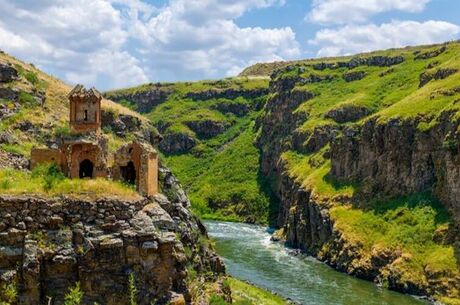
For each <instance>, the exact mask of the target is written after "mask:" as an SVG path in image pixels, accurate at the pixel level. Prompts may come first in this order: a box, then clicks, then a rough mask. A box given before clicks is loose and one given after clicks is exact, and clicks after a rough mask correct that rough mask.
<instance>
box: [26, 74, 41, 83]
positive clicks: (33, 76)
mask: <svg viewBox="0 0 460 305" xmlns="http://www.w3.org/2000/svg"><path fill="white" fill-rule="evenodd" d="M24 77H25V78H26V79H27V80H28V81H29V82H30V83H31V84H32V85H37V84H38V81H39V79H38V75H37V73H35V72H33V71H27V72H24Z"/></svg>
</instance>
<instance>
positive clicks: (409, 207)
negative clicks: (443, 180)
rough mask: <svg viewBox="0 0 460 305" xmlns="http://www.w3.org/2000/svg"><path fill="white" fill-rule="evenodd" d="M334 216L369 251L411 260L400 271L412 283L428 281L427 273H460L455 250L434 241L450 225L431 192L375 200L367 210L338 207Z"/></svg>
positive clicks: (342, 229)
mask: <svg viewBox="0 0 460 305" xmlns="http://www.w3.org/2000/svg"><path fill="white" fill-rule="evenodd" d="M331 216H332V218H333V219H334V221H335V226H336V228H337V229H339V230H340V232H342V234H344V236H345V237H346V239H347V240H348V241H351V242H355V243H359V244H361V245H362V247H363V250H364V251H365V252H367V253H370V252H372V251H373V249H390V250H391V251H401V252H402V253H403V256H404V257H406V258H407V259H405V260H401V261H399V262H398V264H397V265H396V268H399V269H400V270H404V275H405V276H406V277H410V278H411V280H414V281H418V282H421V283H423V282H426V278H425V276H426V272H429V273H432V274H442V275H443V276H446V277H454V276H455V275H457V276H458V274H459V267H458V262H457V258H456V256H455V251H454V247H453V246H452V245H443V244H440V243H437V242H435V241H434V240H435V235H436V234H439V233H438V232H442V231H443V230H446V229H447V228H448V226H449V224H450V222H449V216H448V213H447V211H446V210H445V208H443V207H442V205H441V204H440V203H439V202H438V201H437V200H436V199H435V198H434V197H433V196H432V195H431V193H430V192H425V193H420V194H414V195H411V196H408V197H403V198H396V199H392V200H387V201H372V202H371V203H369V204H368V206H366V207H364V208H354V207H352V206H335V207H333V208H332V209H331Z"/></svg>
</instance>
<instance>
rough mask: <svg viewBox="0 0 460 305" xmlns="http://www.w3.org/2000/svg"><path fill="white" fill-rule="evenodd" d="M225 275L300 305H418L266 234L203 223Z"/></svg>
mask: <svg viewBox="0 0 460 305" xmlns="http://www.w3.org/2000/svg"><path fill="white" fill-rule="evenodd" d="M206 226H207V228H208V230H209V235H210V237H211V238H212V239H214V240H215V242H216V250H217V252H218V254H219V255H220V256H221V257H222V258H223V259H224V261H225V265H226V267H227V272H228V273H229V274H230V275H232V276H234V277H235V278H238V279H241V280H246V281H249V282H251V283H253V284H255V285H257V286H259V287H262V288H265V289H268V290H271V291H274V292H276V293H278V294H279V295H281V296H283V297H285V298H290V299H292V300H294V301H297V302H300V303H301V304H305V305H335V304H337V305H338V304H341V305H342V304H344V305H345V304H346V305H348V304H350V305H360V304H366V305H377V304H378V305H383V304H385V305H387V304H389V305H416V304H418V305H420V304H426V302H424V301H421V300H418V299H415V298H414V297H411V296H408V295H404V294H399V293H396V292H392V291H388V290H386V289H381V288H378V287H377V286H375V285H374V284H373V283H370V282H367V281H363V280H359V279H356V278H354V277H351V276H349V275H346V274H343V273H340V272H338V271H335V270H334V269H332V268H331V267H329V266H327V265H325V264H323V263H321V262H319V261H317V260H316V259H314V258H312V257H311V256H307V255H303V254H302V255H293V251H292V250H290V249H288V248H286V247H284V246H283V245H281V244H280V243H276V242H272V241H270V232H269V230H268V229H267V228H265V227H261V226H254V225H248V224H241V223H227V222H214V221H207V222H206Z"/></svg>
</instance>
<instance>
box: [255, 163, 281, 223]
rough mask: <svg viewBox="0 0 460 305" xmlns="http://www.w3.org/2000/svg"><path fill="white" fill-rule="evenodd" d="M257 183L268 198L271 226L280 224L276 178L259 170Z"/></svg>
mask: <svg viewBox="0 0 460 305" xmlns="http://www.w3.org/2000/svg"><path fill="white" fill-rule="evenodd" d="M257 184H258V185H259V187H260V190H261V191H262V193H263V194H264V195H265V196H267V198H268V219H267V222H268V225H269V226H270V227H277V226H278V223H277V222H278V213H279V207H280V200H279V198H278V197H277V196H276V191H275V190H276V178H275V177H274V176H265V175H264V174H263V173H262V172H261V170H260V169H259V171H258V172H257Z"/></svg>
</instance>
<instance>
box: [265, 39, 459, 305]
mask: <svg viewBox="0 0 460 305" xmlns="http://www.w3.org/2000/svg"><path fill="white" fill-rule="evenodd" d="M459 51H460V43H458V42H455V43H449V44H445V45H436V46H426V47H415V48H405V49H399V50H388V51H382V52H374V53H370V54H363V55H359V56H354V57H344V58H338V59H318V60H310V61H304V62H298V63H295V64H292V65H288V66H286V67H285V68H282V69H280V70H277V71H276V72H274V73H273V75H272V80H271V84H270V89H271V95H270V98H269V100H268V102H267V104H266V107H265V114H264V117H263V119H262V120H261V121H260V122H259V125H258V127H259V128H260V136H259V138H258V143H259V147H260V148H261V151H262V170H263V172H264V174H265V175H268V176H272V177H274V179H276V180H277V181H278V183H277V192H276V193H277V194H278V195H279V198H280V200H281V204H280V213H279V215H278V225H279V226H280V227H281V229H280V230H279V231H278V232H277V234H276V236H277V238H281V239H285V240H286V241H287V242H288V243H289V244H291V245H292V246H295V247H299V248H301V249H304V250H307V251H309V252H310V253H312V254H314V255H316V256H317V257H318V258H320V259H322V260H324V261H325V262H327V263H328V264H330V265H332V266H334V267H336V268H337V269H339V270H342V271H344V272H347V273H349V274H353V275H355V276H358V277H361V278H364V279H368V280H373V281H375V282H376V283H379V284H381V285H383V286H385V287H389V288H391V289H395V290H399V291H403V292H409V293H413V294H427V295H429V296H432V297H435V298H436V299H438V300H442V301H443V302H446V303H452V304H456V303H458V300H459V299H460V294H459V289H460V257H459V253H460V249H459V244H460V243H459V242H460V241H459V239H458V236H459V234H458V232H459V224H460V221H459V216H460V213H459V212H460V206H459V199H458V198H459V193H458V192H459V190H460V184H459V183H460V180H459V179H458V178H459V174H460V159H459V156H458V148H459V144H460V142H459V139H460V134H459V132H460V130H459V117H460V116H459V114H460V112H459V109H460V108H459V105H460V104H459V103H458V101H459V97H460V90H458V84H459V81H460V73H459V71H460V57H459V54H460V52H459Z"/></svg>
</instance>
